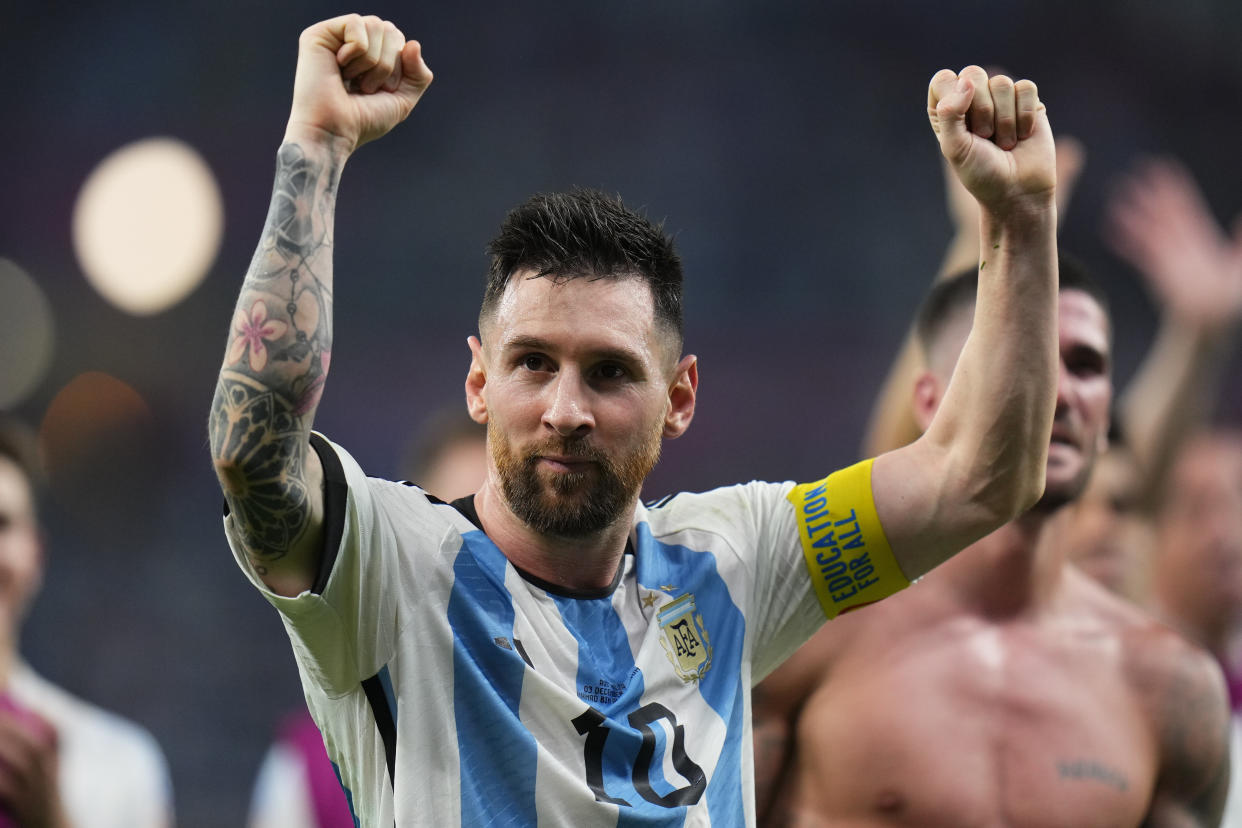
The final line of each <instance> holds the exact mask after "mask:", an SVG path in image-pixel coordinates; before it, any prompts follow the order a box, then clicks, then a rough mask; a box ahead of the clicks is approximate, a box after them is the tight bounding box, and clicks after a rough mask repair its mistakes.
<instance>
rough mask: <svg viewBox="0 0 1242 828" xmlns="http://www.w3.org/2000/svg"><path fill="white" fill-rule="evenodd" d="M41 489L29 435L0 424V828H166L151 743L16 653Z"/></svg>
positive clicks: (163, 767) (168, 812) (163, 777)
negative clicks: (75, 694) (20, 827)
mask: <svg viewBox="0 0 1242 828" xmlns="http://www.w3.org/2000/svg"><path fill="white" fill-rule="evenodd" d="M42 480H43V473H42V466H41V463H40V460H39V453H38V449H37V447H36V445H35V441H34V438H33V435H32V434H31V433H30V432H29V431H28V430H27V429H26V428H25V427H24V426H22V425H21V424H20V423H18V422H16V421H15V420H12V419H11V418H9V417H7V416H4V415H0V687H2V688H3V695H2V696H0V826H5V827H6V828H7V826H52V827H53V828H67V826H74V828H159V827H160V826H168V825H170V824H171V821H172V785H171V783H170V781H169V775H168V767H167V763H166V762H165V760H164V755H163V753H162V752H161V751H160V748H159V746H158V745H157V744H156V742H155V740H154V739H153V738H152V737H151V735H150V734H149V733H148V732H147V731H145V730H143V729H142V728H141V727H139V726H138V725H136V724H134V723H133V722H130V721H127V720H125V719H122V718H121V717H120V716H116V715H114V714H112V713H108V712H106V711H104V710H101V709H100V708H98V707H95V706H94V705H91V704H88V703H87V702H85V701H83V700H81V699H78V698H75V697H74V696H71V695H70V694H69V693H67V692H66V691H64V690H62V689H61V688H59V687H57V686H55V685H53V684H51V683H50V682H48V681H47V680H46V679H44V678H42V677H41V676H39V675H38V674H37V673H35V672H34V670H32V669H31V668H30V666H29V665H27V664H26V663H25V661H23V660H22V657H21V654H20V652H19V642H20V637H21V626H22V621H23V620H24V618H25V616H26V611H27V609H28V608H29V607H30V604H31V602H32V601H33V599H34V597H35V595H36V593H37V592H38V590H39V585H40V582H41V579H42V575H43V556H44V551H45V550H44V546H45V537H44V534H43V531H42V530H41V528H40V525H39V515H38V496H39V490H40V488H41V485H42Z"/></svg>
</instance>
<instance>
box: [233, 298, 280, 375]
mask: <svg viewBox="0 0 1242 828" xmlns="http://www.w3.org/2000/svg"><path fill="white" fill-rule="evenodd" d="M288 330H289V325H288V324H287V323H285V322H281V321H280V320H279V319H268V318H267V305H266V304H264V302H263V300H262V299H259V300H258V301H256V302H255V303H254V304H253V305H252V306H251V307H250V315H249V316H247V315H246V312H245V311H243V310H241V309H240V308H239V309H238V311H237V315H236V316H234V317H233V333H234V334H235V335H236V337H237V338H236V339H234V340H233V344H232V345H230V346H229V355H228V363H229V365H234V364H236V363H238V362H240V361H241V358H242V356H243V355H245V353H246V351H247V350H249V351H250V370H251V371H262V370H263V368H264V366H266V365H267V341H270V340H273V339H278V338H280V337H282V336H284V335H285V332H286V331H288Z"/></svg>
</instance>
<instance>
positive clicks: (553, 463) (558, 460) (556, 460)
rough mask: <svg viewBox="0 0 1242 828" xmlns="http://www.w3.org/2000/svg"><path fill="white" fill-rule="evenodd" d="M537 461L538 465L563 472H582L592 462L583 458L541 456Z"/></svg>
mask: <svg viewBox="0 0 1242 828" xmlns="http://www.w3.org/2000/svg"><path fill="white" fill-rule="evenodd" d="M537 459H538V462H539V464H540V465H543V466H545V467H551V468H553V469H555V470H557V471H564V472H580V471H583V470H585V469H586V468H587V467H588V466H590V465H591V464H592V462H593V461H591V460H588V459H586V458H584V457H574V456H570V455H550V454H541V455H539V456H538V458H537Z"/></svg>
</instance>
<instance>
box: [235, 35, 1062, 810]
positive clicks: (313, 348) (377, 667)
mask: <svg viewBox="0 0 1242 828" xmlns="http://www.w3.org/2000/svg"><path fill="white" fill-rule="evenodd" d="M973 76H974V73H973V72H966V73H963V75H962V76H959V75H958V74H957V73H955V72H952V71H949V70H942V71H941V72H939V73H937V74H936V75H935V76H934V77H933V78H932V81H931V85H930V88H929V91H928V114H929V117H930V121H931V124H932V127H933V129H934V131H935V133H936V135H937V138H938V140H939V142H940V145H941V149H942V152H943V153H944V154H945V155H946V156H947V157H948V158H949V159H950V160H951V162H952V163H953V165H954V169H955V170H956V172H957V174H958V175H959V176H960V177H961V179H962V180H963V182H964V184H965V186H966V187H967V189H968V190H969V191H970V192H971V193H972V194H973V195H974V196H975V198H976V199H978V201H979V203H980V206H981V215H982V222H983V234H982V237H983V239H984V242H985V243H984V245H983V247H985V248H986V249H987V257H986V258H987V266H986V269H985V271H984V272H983V274H982V275H981V278H980V284H979V318H980V321H979V324H978V325H977V326H976V328H975V332H974V333H973V334H972V337H971V342H970V344H969V345H967V346H966V348H965V349H964V351H963V354H962V359H961V367H960V370H959V371H958V372H957V374H956V375H955V376H954V381H953V385H952V388H951V389H950V390H949V391H948V392H947V393H946V394H945V395H944V400H943V403H942V404H941V405H940V407H939V411H938V413H937V415H936V417H935V418H934V421H933V422H931V423H930V424H929V425H928V428H927V431H926V433H925V434H924V436H923V437H922V438H920V439H919V440H917V441H915V442H914V443H913V444H911V445H909V446H906V447H903V448H901V449H900V450H897V451H894V452H891V453H889V454H886V455H884V456H882V457H879V458H876V459H874V461H866V462H864V463H860V464H858V465H856V466H853V467H851V468H849V469H846V470H843V471H839V472H836V473H834V474H832V475H830V476H828V477H827V478H825V479H823V480H819V481H816V482H812V483H805V484H800V485H794V484H792V483H784V484H765V483H752V484H748V485H744V486H732V487H727V488H722V489H718V490H716V491H713V492H708V493H706V494H680V495H677V496H675V497H673V498H671V499H666V500H665V501H664V502H662V503H660V504H657V505H653V506H650V507H648V506H644V505H642V504H641V503H640V502H639V499H638V495H639V488H640V486H641V484H642V482H643V479H644V478H645V477H646V475H647V473H648V472H649V471H650V469H651V468H652V466H653V464H654V463H655V462H656V458H657V456H658V454H659V449H660V444H661V440H662V439H665V438H667V439H672V438H675V437H677V436H679V435H680V434H682V433H683V432H684V431H685V430H686V429H687V427H688V426H689V425H690V421H691V419H692V418H693V415H694V407H695V397H696V391H697V387H698V369H697V364H696V360H695V357H694V356H692V355H683V353H682V336H681V305H680V297H681V290H680V288H681V270H680V264H679V261H678V259H677V256H676V254H675V253H674V252H673V249H672V245H671V242H670V241H669V239H668V238H667V236H665V235H664V233H663V232H662V231H661V230H660V228H658V227H655V226H654V225H652V224H651V223H650V222H648V221H647V220H646V219H644V218H643V217H641V216H639V215H637V214H636V213H634V212H632V211H630V210H628V209H627V208H625V207H624V206H623V205H622V204H621V203H620V202H619V201H618V200H616V199H613V198H609V197H606V196H603V195H601V194H598V193H593V192H581V191H579V192H573V193H568V194H555V195H544V196H536V197H534V198H532V199H531V200H529V201H528V202H526V203H525V204H523V205H521V206H519V207H518V208H517V209H515V210H514V211H513V212H512V213H510V215H509V216H508V217H507V219H506V220H505V222H504V224H503V226H502V228H501V232H500V235H499V237H498V238H497V239H496V240H494V241H493V242H492V244H491V246H490V251H491V254H492V264H491V268H490V274H489V279H488V284H487V287H486V290H485V294H484V299H483V306H482V309H481V311H480V315H479V335H478V336H477V337H472V338H471V339H470V356H471V362H470V367H469V369H468V371H467V375H466V382H465V390H466V400H467V408H468V410H469V411H470V413H471V416H472V417H473V418H474V419H475V420H476V421H478V422H480V423H485V424H486V425H487V429H488V450H489V459H488V476H487V480H486V482H484V484H483V486H482V488H481V489H480V490H479V491H478V492H477V494H475V495H474V496H473V497H472V498H466V499H463V500H459V501H455V502H453V503H444V502H442V501H440V500H439V499H437V498H434V497H432V496H429V495H428V494H427V493H425V492H423V491H422V490H420V489H419V488H417V487H413V486H405V485H402V484H399V483H390V482H386V481H382V480H376V479H371V478H368V477H366V476H365V474H364V473H363V471H362V470H361V469H360V468H359V467H358V465H357V464H356V463H355V462H354V461H353V459H352V458H350V456H349V454H348V453H347V452H346V451H345V450H344V449H342V448H340V447H339V446H336V445H334V444H333V443H331V442H329V441H328V440H327V439H325V438H324V437H322V436H319V435H317V434H314V433H313V432H312V431H311V422H312V417H313V415H314V411H315V407H316V404H317V402H318V400H319V396H320V392H321V389H322V388H323V384H324V379H325V375H326V372H327V366H328V363H329V359H330V354H331V350H332V342H331V329H330V326H329V320H330V319H331V317H332V305H331V302H332V296H333V290H332V262H331V248H332V238H333V236H332V219H333V211H334V205H335V194H336V192H337V187H338V185H339V182H340V176H341V170H342V168H343V166H344V164H345V162H346V160H347V159H348V157H349V156H350V154H351V153H352V152H353V151H354V150H355V149H356V148H357V147H358V146H359V145H361V144H363V143H365V142H366V141H369V140H372V139H374V138H378V137H380V136H381V135H383V134H384V133H386V132H387V131H388V130H389V129H391V128H392V127H394V126H395V125H396V124H397V123H399V122H400V121H401V120H403V119H404V118H405V117H406V116H407V115H408V113H409V112H410V110H411V109H412V108H413V106H414V105H415V103H416V102H417V101H418V99H419V97H420V96H421V95H422V94H423V92H424V90H425V89H426V88H427V86H428V84H429V83H430V82H431V72H430V71H429V70H428V68H427V66H426V64H425V63H424V62H423V60H422V57H421V54H420V47H419V45H418V44H417V43H416V42H413V41H409V42H407V41H406V40H405V38H404V36H403V35H402V34H401V32H400V31H399V30H398V29H397V28H396V27H395V26H394V25H392V24H391V23H388V22H385V21H382V20H380V19H378V18H374V17H359V16H356V15H349V16H345V17H340V18H335V19H332V20H328V21H324V22H322V23H319V24H316V25H314V26H312V27H310V28H309V29H307V30H306V31H305V32H303V34H302V37H301V41H300V48H299V57H298V66H297V72H296V77H295V81H294V94H293V108H292V112H291V113H290V118H289V123H288V127H287V130H286V133H285V141H284V144H283V145H282V146H281V148H280V150H279V153H278V160H277V172H276V185H275V192H274V195H273V198H272V206H271V210H270V212H269V217H268V222H267V226H266V229H265V230H264V233H263V236H262V240H261V241H260V244H259V249H258V251H257V253H256V255H255V257H254V259H253V261H252V264H251V268H250V271H249V273H248V274H247V277H246V280H245V282H244V284H243V286H242V290H241V295H240V297H239V300H238V305H237V311H236V315H235V317H234V324H233V330H232V334H231V337H230V342H229V345H228V348H227V351H226V354H225V360H224V365H223V367H222V369H221V373H220V378H219V384H218V386H217V391H216V396H215V400H214V402H213V408H212V413H211V419H210V437H211V446H212V451H213V457H214V461H215V467H216V471H217V474H218V476H219V479H220V482H221V485H222V487H223V490H224V495H225V499H226V502H227V506H228V515H227V517H226V519H225V528H226V532H227V534H228V537H229V540H230V543H231V545H232V548H233V550H234V554H235V556H236V558H237V560H238V562H239V564H240V565H241V566H242V568H243V569H244V571H245V572H246V573H247V575H248V577H249V578H250V579H251V580H252V582H253V583H254V584H255V585H256V586H257V587H258V588H259V589H260V590H262V592H263V594H264V595H265V596H266V598H267V599H268V600H269V601H270V602H271V603H272V604H273V605H274V606H276V607H277V609H278V610H279V611H280V612H281V614H282V616H283V620H284V622H285V625H286V628H287V630H288V632H289V634H290V637H291V639H292V641H293V646H294V651H295V654H296V657H297V661H298V666H299V670H300V673H301V677H302V681H303V686H304V689H305V692H306V697H307V702H308V705H309V707H310V709H311V712H312V714H313V715H314V717H315V720H316V722H317V724H318V725H319V726H320V729H321V730H322V731H323V733H324V740H325V743H326V747H327V751H328V754H329V755H330V756H331V757H332V759H333V760H334V761H335V762H336V763H337V765H338V767H339V768H340V772H341V777H342V781H343V783H344V786H345V788H346V789H347V795H348V798H349V800H350V802H351V805H352V807H353V808H354V811H355V815H356V817H357V818H358V819H359V821H360V822H361V823H362V824H364V825H392V824H393V823H394V821H395V822H396V824H398V825H401V826H406V825H437V826H442V825H457V824H462V825H472V826H473V825H487V824H504V825H534V824H537V823H538V824H555V825H598V824H615V823H618V822H620V823H623V824H640V823H641V824H648V825H681V824H696V825H706V824H709V823H710V824H717V825H736V824H747V825H753V824H754V819H755V809H754V798H753V781H752V772H753V764H752V753H751V743H750V713H751V710H750V687H751V686H752V684H753V683H754V682H755V681H757V680H758V679H759V678H760V677H762V676H763V675H765V674H766V673H767V672H769V671H770V670H772V669H773V668H774V667H775V666H776V665H777V664H779V663H780V662H781V661H782V660H783V659H784V658H785V657H786V656H787V655H788V654H789V653H791V652H792V651H793V650H794V649H795V648H796V647H797V645H799V644H800V643H802V642H803V641H804V640H806V639H807V638H808V637H809V636H810V635H811V634H812V633H813V632H814V630H815V629H816V628H818V627H819V626H820V625H821V624H822V623H823V621H824V620H825V618H826V617H832V616H835V615H837V614H838V613H840V612H842V611H843V610H845V609H848V608H850V607H854V606H859V605H861V604H864V603H871V602H874V601H876V600H879V599H881V598H883V597H884V596H885V595H887V594H890V593H892V592H894V591H895V590H897V589H900V588H901V587H903V586H905V585H906V584H907V582H908V581H909V580H910V579H913V578H916V577H919V576H921V575H922V574H923V573H925V572H926V571H927V570H929V569H930V568H932V567H933V566H935V565H937V564H939V563H940V562H941V561H943V560H944V559H946V558H947V557H949V556H950V555H951V554H953V553H954V552H955V551H957V550H958V549H960V548H961V547H963V546H965V545H966V544H968V543H970V542H972V541H974V540H976V539H977V538H979V537H981V536H983V535H985V534H987V533H988V532H991V531H992V530H994V529H995V528H996V527H998V526H1000V525H1002V524H1004V523H1005V522H1007V521H1009V520H1011V519H1012V518H1013V517H1014V516H1016V515H1018V514H1020V513H1021V512H1023V511H1025V510H1026V509H1027V508H1028V507H1029V506H1030V505H1031V504H1032V503H1034V502H1035V501H1036V500H1037V499H1038V497H1039V493H1040V491H1041V490H1042V485H1043V468H1044V465H1045V458H1046V455H1047V452H1048V437H1047V435H1048V432H1049V429H1050V427H1051V421H1052V413H1053V408H1054V403H1055V401H1054V396H1055V387H1056V347H1055V342H1056V336H1055V333H1056V322H1055V315H1056V306H1057V300H1056V267H1057V266H1056V250H1055V248H1056V244H1055V238H1054V229H1055V225H1056V210H1055V206H1054V201H1053V197H1054V190H1055V174H1054V149H1053V143H1052V135H1051V129H1050V127H1049V125H1048V121H1047V118H1046V115H1045V112H1044V107H1043V105H1042V104H1041V103H1040V101H1039V98H1038V95H1037V91H1036V88H1035V85H1034V84H1033V83H1031V82H1029V81H1019V82H1017V83H1014V82H1013V81H1011V80H1009V79H1007V78H998V79H996V80H994V81H992V82H990V83H989V82H988V81H987V80H986V78H985V79H984V80H983V82H978V81H976V80H972V77H973ZM968 124H969V128H968ZM358 288H359V286H358V285H356V286H355V289H358ZM362 289H372V290H382V289H383V287H382V285H380V284H371V285H369V286H362ZM792 358H795V357H794V356H792V355H791V359H792ZM791 393H797V392H796V389H791ZM817 419H818V417H817V414H816V412H814V411H808V412H807V415H806V418H805V421H804V422H801V423H798V424H797V427H799V428H804V429H807V430H808V432H810V433H814V430H815V429H816V425H817ZM889 712H890V715H893V716H894V717H899V716H900V715H901V714H902V711H901V709H900V705H894V707H893V708H891V709H890V711H889Z"/></svg>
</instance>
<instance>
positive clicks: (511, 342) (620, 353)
mask: <svg viewBox="0 0 1242 828" xmlns="http://www.w3.org/2000/svg"><path fill="white" fill-rule="evenodd" d="M501 350H502V351H518V350H521V351H528V350H529V351H546V352H549V353H551V352H554V351H556V350H557V347H556V345H554V344H553V343H552V342H549V341H548V340H546V339H541V338H539V337H537V336H526V335H518V336H514V337H511V338H510V339H507V340H505V341H504V343H502V345H501ZM587 353H588V354H590V355H591V356H592V357H594V358H595V359H601V360H612V361H615V362H625V363H630V364H634V365H642V364H643V358H642V356H641V355H640V354H639V353H638V352H637V351H635V350H633V349H631V348H623V347H622V348H617V347H608V346H606V347H602V348H588V349H587Z"/></svg>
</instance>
